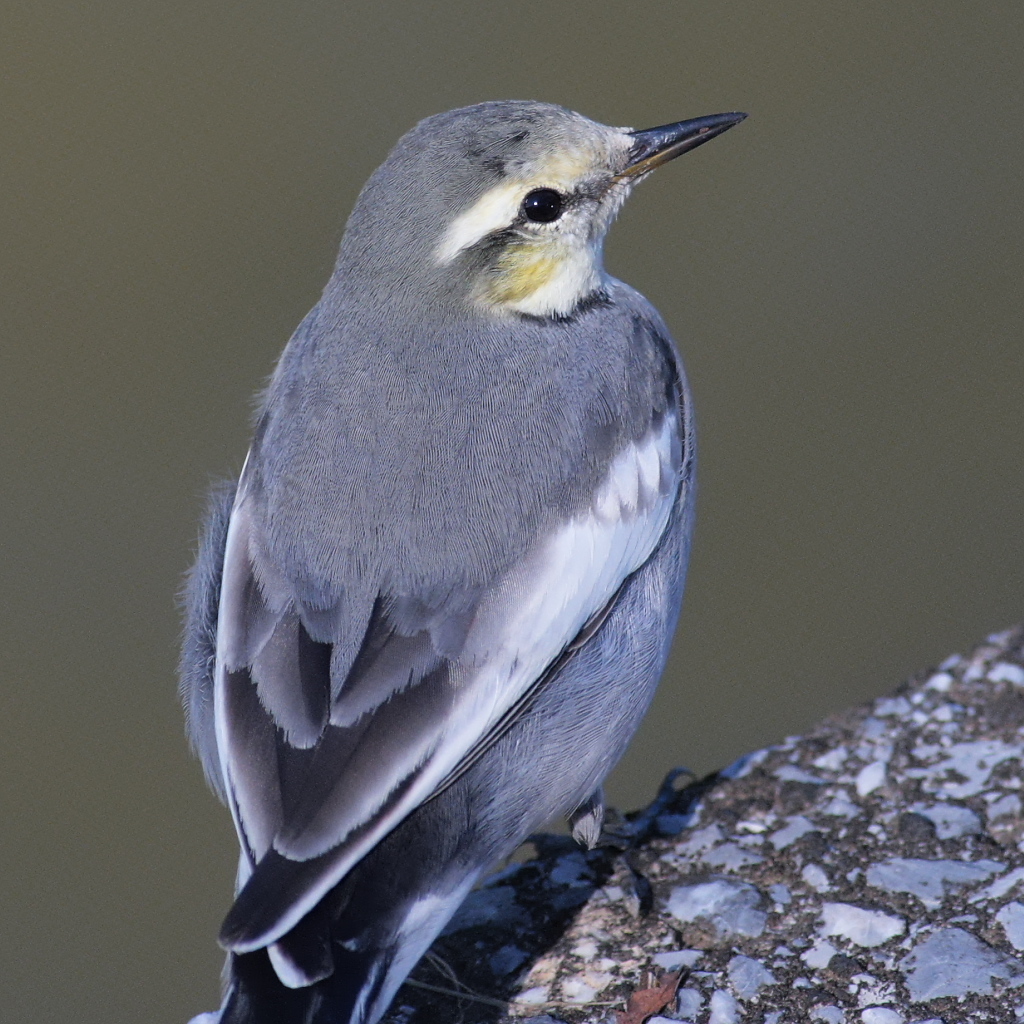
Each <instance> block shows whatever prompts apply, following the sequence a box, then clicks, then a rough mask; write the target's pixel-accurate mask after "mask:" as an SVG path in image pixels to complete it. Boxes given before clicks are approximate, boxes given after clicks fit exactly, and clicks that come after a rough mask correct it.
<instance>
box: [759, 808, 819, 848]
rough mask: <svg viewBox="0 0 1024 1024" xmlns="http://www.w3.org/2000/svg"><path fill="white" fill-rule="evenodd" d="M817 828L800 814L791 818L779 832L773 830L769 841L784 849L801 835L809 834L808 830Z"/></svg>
mask: <svg viewBox="0 0 1024 1024" xmlns="http://www.w3.org/2000/svg"><path fill="white" fill-rule="evenodd" d="M816 829H817V826H816V825H814V824H813V823H812V822H810V821H808V820H807V819H806V818H805V817H804V816H803V815H801V814H798V815H796V816H795V817H793V818H790V819H789V821H788V823H787V824H786V825H784V826H783V827H782V828H780V829H779V831H778V832H773V833H772V834H771V835H770V836H769V837H768V842H770V843H771V844H772V846H774V847H775V849H776V850H784V849H785V848H786V847H787V846H789V845H790V844H791V843H795V842H796V841H797V840H798V839H799V838H800V837H801V836H805V835H807V833H808V832H814V831H816Z"/></svg>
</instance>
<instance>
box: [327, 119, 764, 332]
mask: <svg viewBox="0 0 1024 1024" xmlns="http://www.w3.org/2000/svg"><path fill="white" fill-rule="evenodd" d="M744 117H746V115H745V114H740V113H728V114H713V115H711V116H709V117H698V118H693V119H691V120H688V121H679V122H676V123H674V124H668V125H663V126H660V127H658V128H649V129H645V130H640V131H637V130H634V129H631V128H611V127H608V126H607V125H603V124H598V123H597V122H596V121H591V120H590V119H589V118H586V117H583V116H582V115H580V114H577V113H575V112H573V111H571V110H567V109H565V108H564V107H558V106H554V105H551V104H545V103H532V102H522V101H503V102H491V103H481V104H477V105H476V106H472V107H464V108H462V109H460V110H453V111H449V112H448V113H445V114H438V115H437V116H435V117H429V118H427V119H426V120H424V121H421V122H420V123H419V124H418V125H417V126H416V127H415V128H413V129H412V131H410V132H408V133H407V134H406V135H405V136H404V137H403V138H402V139H401V140H400V141H399V143H398V145H397V146H396V147H395V149H394V150H393V151H392V153H391V155H390V156H389V157H388V159H387V160H386V161H385V163H384V164H383V165H382V166H381V167H380V168H379V169H378V170H377V171H376V172H375V173H374V175H373V176H372V177H371V178H370V180H369V182H368V183H367V185H366V188H364V190H363V192H362V194H361V195H360V198H359V201H358V202H357V204H356V208H355V210H354V211H353V215H352V218H351V220H350V222H349V227H348V230H347V232H346V237H345V240H344V242H343V243H342V251H341V257H340V259H339V271H340V272H345V271H346V270H347V271H348V273H350V274H351V273H352V272H353V271H358V270H359V269H360V268H366V269H368V270H369V269H372V273H373V275H374V279H375V280H376V281H377V282H379V283H380V284H384V283H385V282H387V287H388V288H389V292H390V294H389V296H388V298H391V299H393V298H395V297H397V296H398V295H400V294H402V293H406V294H410V296H411V294H412V293H414V292H416V291H417V290H418V289H417V287H416V286H417V284H423V283H426V284H428V287H429V288H430V290H431V292H432V294H434V295H435V296H443V297H445V299H446V301H448V302H455V303H457V304H458V305H463V304H465V303H468V304H470V305H472V306H473V307H475V308H476V309H478V310H484V311H488V312H490V313H492V314H497V315H502V314H504V315H525V316H533V317H560V316H565V315H568V314H569V313H571V312H572V311H573V310H574V309H575V308H576V307H577V306H578V305H579V304H580V303H581V302H584V301H585V300H586V299H588V298H589V297H590V296H593V295H594V294H595V293H599V292H600V289H601V285H602V281H603V277H604V271H603V267H602V247H603V243H604V236H605V233H606V232H607V230H608V227H609V225H610V224H611V222H612V220H613V219H614V217H615V214H616V213H617V212H618V210H619V208H620V207H621V206H622V203H623V202H624V200H625V199H626V197H627V196H628V195H629V193H630V191H631V190H632V188H633V186H634V185H635V184H636V183H637V182H638V181H640V180H641V179H642V178H644V177H646V176H647V175H648V174H649V173H650V172H651V171H652V170H654V168H655V167H657V166H659V165H660V164H662V163H665V162H666V161H668V160H671V159H673V158H674V157H676V156H679V155H680V154H682V153H685V152H688V151H689V150H691V149H694V148H696V147H697V146H699V145H701V144H703V143H704V142H707V141H709V140H710V139H713V138H714V137H715V136H716V135H720V134H721V133H722V132H724V131H726V130H727V129H729V128H731V127H732V126H733V125H735V124H738V123H739V122H740V121H742V120H743V118H744ZM359 276H361V275H359ZM380 298H383V296H380ZM421 299H422V297H421Z"/></svg>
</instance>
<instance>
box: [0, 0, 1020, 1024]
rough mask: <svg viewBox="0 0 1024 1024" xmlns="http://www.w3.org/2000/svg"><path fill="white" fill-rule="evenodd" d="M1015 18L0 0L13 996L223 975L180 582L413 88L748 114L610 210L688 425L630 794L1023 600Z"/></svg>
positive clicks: (176, 1012) (5, 748)
mask: <svg viewBox="0 0 1024 1024" xmlns="http://www.w3.org/2000/svg"><path fill="white" fill-rule="evenodd" d="M1022 30H1024V5H1021V4H1020V3H1019V0H1001V2H992V3H988V4H963V3H953V2H936V0H930V2H903V3H901V4H895V5H894V4H892V3H882V2H875V0H869V2H865V0H857V2H850V0H837V2H834V3H829V4H822V3H820V2H812V0H805V2H787V0H783V2H780V3H775V4H771V5H767V4H765V5H754V4H749V3H740V2H735V0H718V2H716V3H714V4H695V3H686V2H675V3H665V4H642V3H641V4H632V5H624V4H618V3H611V2H607V3H594V4H581V3H573V4H567V3H552V2H550V0H549V2H544V3H528V2H511V3H506V4H502V5H494V6H491V5H482V4H477V3H469V2H465V0H456V2H452V0H448V2H446V3H444V4H436V5H435V4H416V3H412V2H395V0H390V2H389V0H385V2H380V0H378V2H377V3H376V4H374V5H361V6H360V8H359V9H357V5H351V4H344V3H338V2H321V0H318V2H309V0H298V2H294V3H268V2H265V0H257V2H249V3H229V2H218V0H214V2H209V0H204V2H202V3H199V2H196V0H178V2H177V3H174V4H161V3H148V4H139V3H131V2H128V0H92V2H90V3H88V4H69V3H61V2H57V3H50V4H32V5H29V4H21V5H7V6H6V7H5V9H4V13H3V14H2V16H0V77H2V82H3V85H2V101H0V123H2V139H0V174H2V180H0V209H2V228H0V230H2V235H0V238H2V251H0V260H2V266H3V271H2V275H3V276H2V281H3V284H2V289H3V298H2V304H0V305H2V308H0V318H2V347H0V360H2V364H0V388H2V397H0V417H2V436H3V447H2V452H3V467H2V472H3V479H4V486H3V489H2V497H0V500H2V502H3V513H2V523H3V533H4V558H3V575H4V579H3V585H2V589H3V594H4V606H5V612H4V615H3V619H2V622H3V631H4V637H3V646H2V650H3V665H4V682H3V688H2V694H0V701H2V716H0V759H2V763H0V809H2V814H3V822H2V826H0V869H2V870H0V879H2V881H0V886H2V893H0V1005H2V1007H3V1010H2V1016H3V1019H4V1020H5V1021H7V1022H29V1021H32V1022H50V1021H52V1022H62V1024H63V1022H66V1021H68V1020H74V1021H76V1022H79V1024H90V1022H96V1024H98V1022H101V1021H102V1022H104V1024H110V1022H125V1024H128V1022H133V1024H134V1022H140V1021H145V1022H163V1021H167V1022H184V1021H185V1020H186V1019H187V1017H188V1016H189V1015H191V1014H193V1013H195V1012H198V1011H199V1010H203V1009H211V1008H213V1007H214V1005H215V1004H216V1002H217V991H218V978H217V976H218V971H219V966H220V955H219V953H218V951H217V949H216V946H215V943H214V936H215V933H216V929H217V926H218V922H219V919H220V917H221V915H222V913H223V912H224V911H225V909H226V907H227V905H228V902H229V896H230V889H231V884H232V875H233V862H234V840H233V837H232V834H231V827H230V824H229V820H228V815H227V813H226V812H225V811H224V810H223V809H222V808H220V807H219V806H218V805H217V804H216V803H215V801H214V799H213V798H212V797H211V796H210V795H209V794H208V793H207V791H206V789H205V787H204V784H203V781H202V778H201V771H200V769H199V766H198V764H196V763H194V762H193V761H191V760H190V757H189V754H188V751H187V749H186V745H185V741H184V739H183V733H182V724H181V718H180V714H179V709H178V706H177V701H176V694H175V685H176V684H175V659H176V645H177V632H178V614H177V610H176V607H175V591H176V590H177V588H178V585H179V579H180V574H181V572H182V570H184V568H185V567H186V565H187V564H188V562H189V559H190V557H191V551H192V548H193V545H194V540H195V536H196V530H197V519H198V516H199V513H200V509H201V507H202V504H203V498H202V495H203V492H204V490H205V488H206V486H207V483H208V481H209V480H210V479H211V478H213V477H214V476H215V475H217V474H222V473H226V472H237V470H238V468H239V467H240V465H241V461H242V458H243V455H244V452H245V448H246V444H247V437H248V420H249V411H250V395H251V394H252V392H253V391H254V390H255V389H256V388H258V387H259V386H260V384H261V382H262V381H263V380H264V379H265V377H266V375H267V374H268V373H269V372H270V370H271V368H272V366H273V364H274V360H275V358H276V356H277V354H278V352H279V350H280V348H281V346H282V345H283V343H284V342H285V340H286V339H287V337H288V335H289V333H290V331H291V329H292V327H293V326H294V325H295V324H296V323H297V322H298V321H299V319H300V318H301V316H302V315H303V314H304V313H305V311H306V310H307V308H308V307H309V306H310V305H311V304H312V303H313V302H314V301H315V300H316V298H317V296H318V294H319V290H320V288H321V287H322V285H323V283H324V281H325V280H326V277H327V274H328V271H329V268H330V266H331V263H332V260H333V255H334V250H335V247H336V245H337V242H338V239H339V237H340V233H341V230H342V227H343V225H344V220H345V217H346V215H347V212H348V210H349V208H350V207H351V204H352V202H353V200H354V198H355V196H356V193H357V190H358V189H359V187H360V186H361V184H362V182H363V181H364V179H365V178H366V176H367V175H368V174H369V172H370V171H371V170H372V169H373V168H374V167H375V166H376V165H377V164H378V163H379V162H380V161H381V160H382V159H383V157H384V156H385V154H386V153H387V151H388V149H389V148H390V146H391V145H392V143H393V142H394V140H395V139H396V138H397V137H398V136H399V135H400V134H401V133H402V132H403V131H405V130H406V129H407V128H409V127H410V126H411V125H412V124H413V123H414V122H415V121H416V120H417V119H419V118H421V117H423V116H425V115H427V114H430V113H434V112H436V111H440V110H444V109H447V108H449V107H454V106H459V105H462V104H465V103H470V102H474V101H477V100H481V99H490V98H505V97H517V98H536V99H544V100H552V101H556V102H560V103H564V104H566V105H568V106H571V107H574V108H576V109H578V110H580V111H583V112H584V113H586V114H588V115H590V116H592V117H595V118H598V119H600V120H603V121H606V122H610V123H612V124H632V125H636V126H648V125H653V124H660V123H664V122H666V121H672V120H676V119H679V118H683V117H689V116H694V115H698V114H708V113H714V112H718V111H721V110H733V109H741V110H748V111H750V112H751V115H752V116H751V118H750V119H749V120H748V121H747V122H746V123H745V124H743V125H742V126H741V127H739V128H737V129H735V130H734V131H732V132H730V133H729V134H728V135H726V136H724V137H723V138H721V139H719V140H717V141H715V142H714V144H713V145H710V146H707V147H705V148H702V149H701V150H699V152H697V153H694V154H692V155H689V156H686V157H684V158H683V159H682V160H680V161H679V162H677V163H674V164H672V165H670V166H669V167H667V168H665V169H664V170H663V171H660V172H659V174H658V175H656V176H655V178H654V179H652V180H651V181H650V182H648V183H646V184H645V185H644V186H643V187H642V188H641V189H640V190H639V192H638V194H636V195H635V197H634V198H633V200H632V201H631V203H630V204H629V205H628V206H627V208H626V210H625V212H624V213H623V215H622V217H621V220H620V222H619V224H618V225H617V226H616V227H615V229H614V230H613V232H612V236H611V238H610V242H609V246H608V254H607V262H608V265H609V268H610V270H611V271H612V272H613V273H615V274H616V275H618V276H620V277H623V278H624V279H626V280H627V281H629V282H631V283H632V284H634V285H636V286H637V287H639V288H641V289H642V290H643V291H644V292H646V294H647V295H649V296H650V297H651V298H652V299H653V300H654V302H655V303H656V304H657V305H658V306H659V307H660V309H661V310H662V312H663V313H664V314H665V317H666V319H667V320H668V322H669V324H670V325H671V326H672V328H673V330H674V332H675V334H676V337H677V338H678V341H679V344H680V347H681V349H682V351H683V353H684V356H685V358H686V362H687V366H688V368H689V372H690V375H691V378H692V382H693V387H694V391H695V395H696V401H697V404H698V415H699V421H700V433H701V471H700V480H701V483H700V487H701V493H700V511H699V523H698V532H697V538H696V547H695V554H694V560H693V566H692V573H691V577H690V583H689V588H688V595H687V603H686V608H685V610H684V615H683V622H682V627H681V631H680V635H679V637H678V641H677V644H676V648H675V654H674V657H673V662H672V665H671V670H670V673H669V676H668V678H667V679H666V680H665V685H664V687H663V689H662V692H661V695H660V696H659V698H658V701H657V704H656V706H655V708H654V710H653V712H652V714H651V715H650V717H649V718H648V721H647V723H646V724H645V726H644V728H643V731H642V734H641V735H640V737H639V738H638V741H637V743H636V744H635V746H634V747H633V748H632V750H631V752H630V754H629V755H628V757H627V759H626V762H625V763H624V765H623V766H622V768H621V769H620V770H619V772H618V773H617V774H616V776H615V777H614V780H613V784H612V786H611V794H612V797H613V798H614V799H615V800H616V801H618V802H619V803H621V804H625V805H637V804H639V803H642V802H645V801H646V800H647V799H648V798H649V796H650V794H651V793H652V791H653V789H654V786H655V784H656V782H657V781H658V779H659V778H660V776H661V775H662V773H663V772H664V771H665V770H666V769H667V768H668V767H670V766H671V765H674V764H677V763H685V764H688V765H690V766H691V767H692V768H694V769H696V770H697V771H701V772H703V771H705V770H709V769H711V768H714V767H717V766H721V765H724V764H725V763H727V762H729V761H730V760H732V759H733V758H734V757H736V756H737V755H739V754H741V753H743V752H744V751H747V750H750V749H753V748H755V747H757V746H759V745H763V744H766V743H769V742H772V741H774V740H777V739H779V738H781V737H782V736H783V735H785V734H787V733H792V732H797V731H799V730H802V729H804V728H805V727H807V726H808V725H810V724H811V723H812V722H813V721H814V720H815V719H817V718H819V717H820V716H822V715H824V714H825V713H827V712H828V711H830V710H832V709H838V708H841V707H844V706H846V705H849V704H852V703H854V702H857V701H860V700H862V699H864V698H866V697H868V696H870V695H874V694H877V693H880V692H883V691H885V690H887V689H889V688H890V687H892V686H893V685H894V684H896V683H897V682H898V681H899V680H900V679H901V677H903V676H905V675H906V674H908V673H910V672H912V671H914V670H917V669H919V668H922V667H925V666H927V665H929V664H934V663H936V662H937V661H939V660H941V659H942V658H943V657H945V656H946V655H947V654H948V653H950V652H952V651H954V650H964V649H966V648H967V647H968V645H970V644H971V643H973V642H975V641H977V640H979V639H981V638H982V637H983V636H984V635H985V634H986V633H987V632H989V631H991V630H994V629H997V628H1001V627H1005V626H1007V625H1010V624H1011V623H1013V622H1014V621H1016V620H1018V619H1019V618H1020V617H1021V608H1022V596H1024V595H1022V579H1024V573H1022V562H1024V531H1022V529H1021V515H1022V513H1021V510H1022V507H1024V474H1022V466H1021V451H1022V442H1024V418H1022V410H1021V395H1022V383H1024V380H1022V377H1024V355H1022V345H1021V298H1020V294H1021V292H1020V289H1021V285H1020V281H1021V273H1022V270H1024V259H1022V254H1021V238H1022V227H1024V225H1022V217H1021V194H1022V181H1021V166H1022V164H1024V140H1022V133H1021V132H1022V130H1021V111H1022V110H1024V76H1022V74H1021V53H1022V52H1024V31H1022Z"/></svg>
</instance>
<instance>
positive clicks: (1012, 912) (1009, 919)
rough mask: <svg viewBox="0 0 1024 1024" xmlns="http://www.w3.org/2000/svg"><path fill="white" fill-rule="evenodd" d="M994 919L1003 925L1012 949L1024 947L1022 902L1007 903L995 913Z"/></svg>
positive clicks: (1023, 907) (1023, 909) (1023, 908)
mask: <svg viewBox="0 0 1024 1024" xmlns="http://www.w3.org/2000/svg"><path fill="white" fill-rule="evenodd" d="M996 920H997V921H998V922H999V923H1000V924H1001V925H1002V926H1003V931H1004V932H1005V933H1006V940H1007V942H1009V943H1010V945H1011V946H1013V948H1014V949H1024V904H1021V903H1017V902H1013V903H1007V904H1006V906H1005V907H1003V909H1002V910H1000V911H999V913H998V914H996Z"/></svg>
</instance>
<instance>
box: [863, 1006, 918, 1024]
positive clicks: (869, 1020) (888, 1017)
mask: <svg viewBox="0 0 1024 1024" xmlns="http://www.w3.org/2000/svg"><path fill="white" fill-rule="evenodd" d="M860 1019H861V1021H863V1024H904V1021H905V1020H906V1019H907V1018H906V1017H904V1016H903V1014H902V1013H897V1012H896V1011H895V1010H891V1009H889V1007H887V1006H869V1007H868V1008H867V1009H866V1010H862V1011H861V1015H860Z"/></svg>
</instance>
